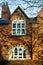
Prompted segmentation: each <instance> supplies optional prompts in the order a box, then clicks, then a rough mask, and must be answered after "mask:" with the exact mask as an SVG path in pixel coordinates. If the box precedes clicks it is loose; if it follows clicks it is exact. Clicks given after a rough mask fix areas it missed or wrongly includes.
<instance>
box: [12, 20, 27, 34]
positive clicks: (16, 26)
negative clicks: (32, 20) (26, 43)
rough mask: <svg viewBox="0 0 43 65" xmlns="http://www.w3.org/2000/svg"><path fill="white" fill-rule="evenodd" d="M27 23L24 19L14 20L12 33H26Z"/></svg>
mask: <svg viewBox="0 0 43 65" xmlns="http://www.w3.org/2000/svg"><path fill="white" fill-rule="evenodd" d="M25 33H26V24H25V21H24V20H14V21H13V22H12V35H25Z"/></svg>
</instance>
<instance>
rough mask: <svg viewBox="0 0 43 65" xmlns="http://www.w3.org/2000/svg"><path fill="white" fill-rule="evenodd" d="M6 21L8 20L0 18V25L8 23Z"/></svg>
mask: <svg viewBox="0 0 43 65" xmlns="http://www.w3.org/2000/svg"><path fill="white" fill-rule="evenodd" d="M8 23H9V22H8V20H5V19H1V18H0V25H5V24H8Z"/></svg>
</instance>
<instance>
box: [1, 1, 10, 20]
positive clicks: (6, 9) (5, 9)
mask: <svg viewBox="0 0 43 65" xmlns="http://www.w3.org/2000/svg"><path fill="white" fill-rule="evenodd" d="M9 16H10V10H9V6H8V2H6V3H5V2H3V5H2V19H9Z"/></svg>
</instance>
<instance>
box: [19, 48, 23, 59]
mask: <svg viewBox="0 0 43 65" xmlns="http://www.w3.org/2000/svg"><path fill="white" fill-rule="evenodd" d="M19 58H22V49H21V48H20V49H19Z"/></svg>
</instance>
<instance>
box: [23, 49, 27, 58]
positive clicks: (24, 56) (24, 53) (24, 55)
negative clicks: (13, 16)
mask: <svg viewBox="0 0 43 65" xmlns="http://www.w3.org/2000/svg"><path fill="white" fill-rule="evenodd" d="M23 58H26V50H24V52H23Z"/></svg>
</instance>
